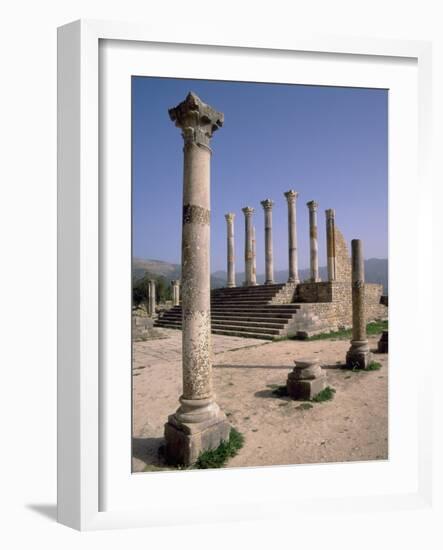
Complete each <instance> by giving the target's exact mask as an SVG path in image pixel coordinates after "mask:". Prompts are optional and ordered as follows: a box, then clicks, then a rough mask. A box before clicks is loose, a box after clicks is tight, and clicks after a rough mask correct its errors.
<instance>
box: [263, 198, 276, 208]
mask: <svg viewBox="0 0 443 550" xmlns="http://www.w3.org/2000/svg"><path fill="white" fill-rule="evenodd" d="M260 204H261V205H262V206H263V208H264V209H265V210H272V207H273V206H274V201H272V200H271V199H265V200H264V201H261V203H260Z"/></svg>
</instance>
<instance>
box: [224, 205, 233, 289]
mask: <svg viewBox="0 0 443 550" xmlns="http://www.w3.org/2000/svg"><path fill="white" fill-rule="evenodd" d="M225 218H226V223H227V263H228V265H227V280H226V286H227V287H229V288H233V287H235V247H234V219H235V214H234V213H233V212H230V213H228V214H225Z"/></svg>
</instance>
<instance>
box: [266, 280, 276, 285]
mask: <svg viewBox="0 0 443 550" xmlns="http://www.w3.org/2000/svg"><path fill="white" fill-rule="evenodd" d="M265 285H275V281H273V280H270V281H265Z"/></svg>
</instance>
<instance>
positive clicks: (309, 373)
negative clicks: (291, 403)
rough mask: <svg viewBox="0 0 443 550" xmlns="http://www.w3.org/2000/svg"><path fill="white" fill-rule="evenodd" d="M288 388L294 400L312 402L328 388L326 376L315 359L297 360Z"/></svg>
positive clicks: (287, 384)
mask: <svg viewBox="0 0 443 550" xmlns="http://www.w3.org/2000/svg"><path fill="white" fill-rule="evenodd" d="M286 388H287V390H288V394H289V395H290V396H291V397H292V398H293V399H303V400H308V401H310V400H311V399H313V398H314V397H315V396H316V395H318V394H319V393H320V392H321V391H323V390H324V389H325V388H326V375H325V373H324V371H323V370H322V368H321V367H320V364H319V363H318V361H316V360H315V359H297V360H296V361H295V367H294V370H293V371H292V372H290V373H289V374H288V379H287V381H286Z"/></svg>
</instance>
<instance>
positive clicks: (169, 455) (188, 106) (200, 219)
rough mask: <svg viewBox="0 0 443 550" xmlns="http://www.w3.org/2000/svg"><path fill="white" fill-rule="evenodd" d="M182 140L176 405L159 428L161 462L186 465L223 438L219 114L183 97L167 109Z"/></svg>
mask: <svg viewBox="0 0 443 550" xmlns="http://www.w3.org/2000/svg"><path fill="white" fill-rule="evenodd" d="M169 115H170V117H171V119H172V120H173V121H174V122H175V124H176V126H178V127H179V128H181V129H182V135H183V139H184V181H183V227H182V279H181V282H182V314H183V317H182V362H183V395H182V396H181V397H180V403H181V406H180V407H179V408H178V410H177V411H176V412H175V413H174V414H172V415H171V416H169V418H168V422H167V423H166V425H165V439H166V460H167V461H168V462H169V463H173V464H183V465H190V464H192V463H193V462H195V460H196V459H197V457H198V455H199V454H200V453H201V452H202V451H205V450H210V449H215V448H216V447H218V445H219V444H220V443H221V441H222V440H223V439H227V437H228V435H229V429H230V427H229V423H228V421H227V419H226V416H225V414H224V413H223V412H222V411H221V410H220V408H219V407H218V405H217V403H216V402H215V396H214V393H213V389H212V365H211V311H210V308H211V293H210V256H209V244H210V210H209V207H210V204H209V192H210V175H209V174H210V159H211V149H210V147H209V143H210V138H211V137H212V134H213V132H214V131H215V130H217V129H218V128H220V127H221V126H222V123H223V114H222V113H218V112H217V111H215V110H214V109H213V108H212V107H210V106H209V105H206V104H205V103H203V102H202V101H201V100H200V98H198V97H197V96H196V95H195V94H193V93H189V94H188V96H187V97H186V99H185V100H184V101H183V102H182V103H180V104H179V105H178V106H177V107H175V108H173V109H170V110H169Z"/></svg>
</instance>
